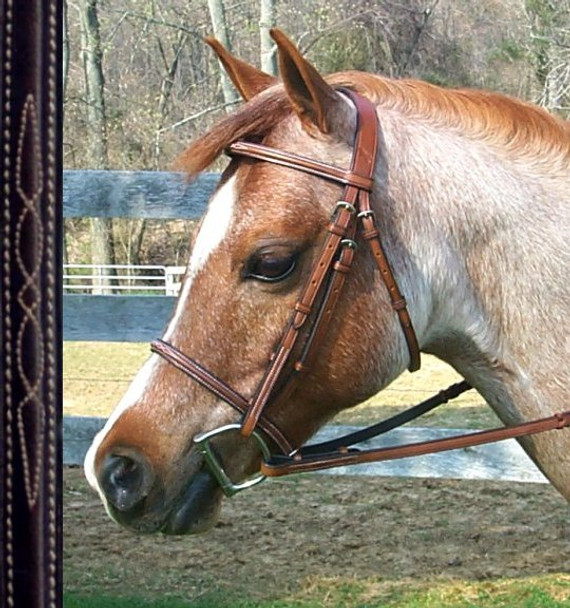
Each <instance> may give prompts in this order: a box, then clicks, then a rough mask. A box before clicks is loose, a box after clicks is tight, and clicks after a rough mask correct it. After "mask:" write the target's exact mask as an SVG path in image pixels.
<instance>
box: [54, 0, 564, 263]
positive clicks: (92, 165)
mask: <svg viewBox="0 0 570 608" xmlns="http://www.w3.org/2000/svg"><path fill="white" fill-rule="evenodd" d="M64 9H65V28H64V29H65V32H64V99H65V102H64V118H65V122H64V167H65V168H66V169H122V170H143V169H144V170H149V169H150V170H168V169H169V167H170V164H171V163H172V161H173V160H174V159H175V158H176V156H177V155H178V154H179V153H180V152H181V151H182V150H183V149H184V148H185V147H186V146H187V144H188V143H189V142H190V141H191V140H192V138H194V137H195V136H196V135H198V134H200V133H203V132H204V131H205V130H206V129H207V128H208V127H209V126H211V125H212V124H213V123H214V122H215V121H217V120H219V118H220V116H221V115H222V114H223V113H224V112H227V111H232V110H233V109H234V108H235V107H236V104H237V103H239V102H238V100H237V95H236V94H235V93H234V91H233V90H232V88H231V86H229V83H228V82H227V80H226V79H225V78H224V76H223V74H221V71H220V68H219V65H218V62H217V60H216V59H215V57H214V54H213V52H212V51H211V50H210V49H209V47H207V46H206V45H205V44H204V42H203V39H204V37H205V36H206V35H210V34H214V35H215V36H216V37H217V38H218V39H220V40H221V41H222V42H223V43H224V45H225V46H226V47H228V48H229V49H230V50H231V51H232V52H234V53H235V54H237V55H238V56H240V57H241V58H243V59H245V60H247V61H249V62H251V63H253V64H255V65H258V66H261V67H263V69H264V70H266V71H268V72H273V71H274V70H275V55H274V52H273V45H272V43H271V40H270V39H269V38H268V30H269V28H270V27H272V26H273V25H278V26H279V27H280V28H281V29H283V30H284V31H285V32H286V33H287V34H288V35H289V36H290V37H291V38H293V39H294V40H295V42H296V43H297V44H298V45H299V47H300V48H301V50H302V51H303V53H305V54H306V56H307V57H308V58H309V59H310V60H311V61H312V62H313V63H314V64H315V65H316V66H317V68H318V69H319V70H321V71H322V72H324V73H330V72H336V71H342V70H347V69H356V70H363V71H370V72H375V73H379V74H384V75H387V76H391V77H395V78H402V77H413V78H420V79H423V80H427V81H430V82H433V83H436V84H440V85H443V86H449V87H459V86H461V87H465V86H467V87H477V88H488V89H492V90H495V91H500V92H504V93H507V94H509V95H514V96H516V97H520V98H523V99H527V100H529V101H533V102H535V103H538V104H540V105H542V106H544V107H546V108H547V109H549V110H550V111H552V112H554V113H558V114H559V115H561V116H562V117H564V118H566V119H567V118H568V116H569V115H570V0H502V1H499V0H481V1H478V2H472V1H471V0H334V1H331V0H207V1H206V0H64ZM65 227H66V235H65V236H66V238H65V241H66V242H65V256H66V261H67V260H69V261H70V262H90V261H91V262H94V263H113V262H116V263H133V264H153V263H161V264H181V263H184V262H185V261H186V255H187V246H188V230H189V229H188V225H187V224H181V223H180V222H167V223H164V222H161V223H157V222H153V221H151V220H101V219H98V220H78V219H74V220H66V226H65Z"/></svg>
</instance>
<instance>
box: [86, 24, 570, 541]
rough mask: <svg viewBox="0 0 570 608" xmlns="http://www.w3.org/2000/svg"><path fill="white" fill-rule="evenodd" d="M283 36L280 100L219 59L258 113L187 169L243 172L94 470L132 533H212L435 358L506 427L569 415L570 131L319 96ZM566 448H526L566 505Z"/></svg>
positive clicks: (212, 206)
mask: <svg viewBox="0 0 570 608" xmlns="http://www.w3.org/2000/svg"><path fill="white" fill-rule="evenodd" d="M272 35H273V38H274V40H275V42H276V44H277V49H278V54H279V72H280V80H279V81H278V80H277V79H275V78H273V77H271V76H268V75H267V74H264V73H262V72H260V71H258V70H257V69H255V68H254V67H252V66H250V65H248V64H246V63H244V62H242V61H240V60H238V59H236V58H234V57H233V56H232V55H230V54H229V53H228V52H227V51H225V50H224V49H223V48H222V47H221V46H220V45H219V44H218V43H217V42H216V41H213V40H210V41H209V44H210V45H211V46H212V47H213V48H214V50H215V51H216V53H217V54H218V56H219V58H220V61H221V63H222V64H223V65H224V67H225V68H226V71H227V72H228V75H229V76H230V78H231V79H232V81H233V82H234V84H235V86H236V88H237V89H238V91H240V93H241V94H242V96H243V97H244V99H245V100H246V103H245V104H244V105H243V106H242V107H241V108H240V109H238V110H237V111H236V112H235V113H233V114H232V115H230V116H228V117H226V118H225V119H223V120H222V121H221V122H220V123H219V124H217V125H216V126H215V127H214V128H213V129H211V130H210V131H209V132H208V133H207V134H206V135H204V136H203V137H201V138H200V139H198V140H197V141H196V142H194V143H193V144H192V145H191V146H190V148H189V149H188V150H187V151H186V152H185V153H184V154H183V155H182V156H181V157H180V159H179V166H180V167H181V168H182V169H184V170H185V171H186V172H187V173H188V174H189V175H190V176H193V175H196V174H197V173H199V172H200V171H202V170H204V169H205V168H206V167H208V166H209V165H210V164H211V163H212V162H213V161H214V160H215V159H216V158H218V157H219V156H220V155H221V154H222V153H223V152H228V154H229V156H230V159H231V160H230V163H229V165H228V166H227V168H226V170H225V171H224V172H223V174H222V177H221V179H220V183H219V186H218V188H217V190H216V192H215V193H214V195H213V197H212V199H211V200H210V203H209V206H208V210H207V213H206V214H205V216H204V218H203V219H202V221H201V223H200V226H199V228H198V229H197V231H196V232H195V236H194V237H193V243H192V253H191V257H190V260H189V262H188V267H187V271H186V275H185V278H184V281H183V285H182V289H181V293H180V296H179V298H178V301H177V304H176V307H175V310H174V313H173V316H172V319H171V320H170V323H169V325H168V327H167V329H166V332H165V334H164V336H163V338H162V341H159V342H156V343H155V344H154V346H153V349H154V354H153V355H151V357H150V358H149V360H148V361H147V363H146V364H145V365H144V366H143V368H142V369H141V370H140V371H139V373H138V375H137V376H136V378H135V379H134V381H133V383H132V385H131V386H130V388H129V389H128V391H127V393H126V394H125V396H124V397H123V399H122V400H121V402H120V403H119V405H118V406H117V408H116V409H115V411H114V412H113V414H112V415H111V417H110V418H109V420H108V421H107V424H106V425H105V427H104V429H103V430H102V431H101V432H100V433H99V434H98V435H97V437H96V438H95V440H94V441H93V444H92V446H91V448H90V449H89V452H88V454H87V456H86V461H85V469H86V475H87V478H88V480H89V482H90V484H91V485H92V486H93V487H94V488H96V489H97V490H98V491H99V493H100V495H101V497H102V499H103V502H104V503H105V505H106V508H107V510H108V512H109V514H110V515H111V516H112V517H113V518H114V519H115V520H117V521H118V522H119V523H121V524H123V525H124V526H127V527H129V528H131V529H133V530H136V531H139V532H156V531H162V532H165V533H171V534H182V533H195V532H200V531H203V530H207V529H208V528H210V527H211V526H212V525H214V523H215V521H216V517H217V514H218V512H219V508H220V505H221V500H222V496H223V494H224V492H226V493H231V491H235V489H237V488H238V487H240V486H241V485H244V486H246V485H249V484H250V482H251V483H253V481H256V480H257V479H258V478H257V477H255V478H253V479H251V476H252V475H255V473H256V472H257V471H259V469H260V466H262V467H263V466H264V464H263V462H262V461H264V460H266V459H267V458H268V456H269V454H275V453H278V452H285V453H286V454H292V453H294V452H295V450H296V449H297V448H299V446H301V445H302V444H303V442H305V441H306V440H307V439H308V438H309V437H311V436H312V435H313V434H314V433H315V431H316V430H317V429H318V428H319V427H320V426H322V425H323V424H324V423H325V422H326V421H327V420H328V419H330V418H331V417H332V416H334V415H335V414H336V413H337V412H339V411H340V410H343V409H345V408H348V407H351V406H353V405H356V404H357V403H359V402H361V401H363V400H364V399H366V398H368V397H370V396H372V395H373V394H375V393H376V392H378V391H379V390H380V389H382V388H383V387H385V386H386V385H387V384H388V383H389V382H391V381H392V380H393V379H394V378H396V377H397V376H398V375H399V374H400V373H402V371H404V370H405V369H406V368H407V367H408V368H410V369H415V368H417V367H418V365H419V348H420V346H421V348H422V350H423V351H425V352H431V353H433V354H436V355H438V356H439V357H440V358H442V359H444V360H446V361H448V362H449V363H451V364H452V365H453V366H454V367H456V369H457V370H458V371H459V372H460V373H461V374H462V375H463V376H464V378H465V379H466V380H467V381H468V382H469V383H470V384H471V385H472V386H474V387H476V388H477V389H478V390H479V392H481V394H482V395H483V396H484V397H485V399H486V400H487V401H488V403H489V404H490V405H491V406H492V407H494V408H495V410H496V411H497V413H498V414H499V415H500V416H501V417H502V418H503V421H504V422H506V423H517V422H522V421H524V420H525V419H530V418H532V417H533V416H534V417H538V416H540V415H541V414H542V415H544V414H545V413H553V412H554V411H556V410H555V409H554V408H555V407H558V408H560V409H561V405H562V403H563V402H564V400H563V397H564V395H563V391H561V390H560V387H562V386H565V383H563V382H562V381H556V382H550V381H548V379H547V378H548V373H549V370H550V369H551V368H552V365H553V364H552V362H553V361H554V360H556V358H557V356H558V353H559V352H560V350H561V348H563V346H561V344H562V345H563V344H564V342H563V340H564V339H565V338H564V332H561V331H559V329H558V326H557V325H556V323H557V321H556V320H557V319H562V318H567V303H568V301H569V299H568V297H567V280H566V276H565V269H567V267H568V248H567V237H566V236H564V233H563V231H561V227H562V226H568V225H569V223H568V222H567V221H565V220H564V218H565V217H566V216H565V214H567V211H566V210H567V209H568V206H567V205H565V204H564V201H565V200H567V197H568V192H569V191H570V190H569V189H568V159H569V158H570V144H569V141H568V133H569V131H568V128H567V124H565V123H562V122H561V121H556V120H555V119H553V118H552V117H550V116H548V115H547V114H546V113H545V112H543V111H542V110H539V109H538V108H535V107H533V106H530V105H529V104H524V103H521V102H517V101H515V100H512V99H510V98H507V97H504V96H500V95H495V94H492V93H486V92H471V91H464V90H458V91H443V90H442V89H439V88H437V87H434V86H432V85H429V84H427V83H422V82H418V81H390V80H387V79H382V78H380V77H376V76H371V75H367V74H361V73H356V72H347V73H344V74H337V75H332V76H327V77H326V78H325V77H323V76H321V75H320V74H319V72H318V71H317V70H316V69H315V68H314V66H312V65H311V64H310V63H309V62H308V61H307V60H306V59H304V58H303V57H302V56H301V54H300V52H299V51H298V49H297V48H296V47H295V45H294V44H293V43H292V42H291V41H290V40H289V39H288V38H286V37H285V35H284V34H282V33H281V32H280V31H279V30H274V31H273V34H272ZM376 108H381V112H382V115H381V118H382V126H381V128H379V129H378V128H377V125H378V120H377V109H376ZM371 134H373V136H371ZM374 212H376V218H377V224H375V223H374V221H373V218H374ZM359 222H360V223H359ZM357 223H358V226H362V227H361V229H360V230H358V231H357V230H356V228H355V226H356V225H357ZM379 234H381V235H382V243H380V241H379V237H378V235H379ZM513 235H517V236H520V235H524V236H523V237H521V238H514V237H513ZM367 245H369V246H367ZM531 245H532V246H531ZM388 260H389V263H388ZM521 260H524V261H525V263H524V264H523V265H521ZM537 269H538V270H537ZM349 271H350V272H349ZM553 286H554V287H555V288H554V289H553V288H552V287H553ZM400 287H401V288H402V293H400V290H399V288H400ZM402 294H405V296H406V299H405V298H404V297H403V295H402ZM553 294H554V295H553ZM333 310H334V314H333ZM546 310H548V312H549V313H550V314H549V315H547V314H545V311H546ZM412 320H413V327H412ZM414 329H415V331H414ZM416 332H417V333H416ZM315 345H317V346H315ZM188 376H190V378H189V377H188ZM564 433H566V434H565V435H564V434H562V433H559V434H558V436H557V438H556V439H554V440H553V439H550V438H548V437H547V438H543V437H540V438H537V439H532V440H529V441H528V442H525V443H524V444H523V446H524V447H525V449H527V451H529V453H530V454H531V456H532V457H533V458H535V460H536V461H537V462H539V463H540V466H541V467H542V469H543V471H545V472H546V473H547V475H548V476H549V478H550V479H551V480H552V481H553V483H554V484H555V485H556V486H557V487H558V488H559V489H560V490H561V491H562V492H563V493H565V495H566V496H570V477H569V475H568V471H569V470H570V466H567V464H568V457H567V455H568V454H569V453H570V450H569V444H568V433H567V431H564ZM564 459H566V460H564ZM228 488H229V490H228Z"/></svg>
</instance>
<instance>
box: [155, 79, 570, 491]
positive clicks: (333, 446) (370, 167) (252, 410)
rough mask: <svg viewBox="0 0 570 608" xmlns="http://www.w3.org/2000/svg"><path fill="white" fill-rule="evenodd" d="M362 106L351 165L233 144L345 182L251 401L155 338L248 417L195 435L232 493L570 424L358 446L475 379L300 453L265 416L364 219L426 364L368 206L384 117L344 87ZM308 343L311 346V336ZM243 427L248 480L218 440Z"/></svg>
mask: <svg viewBox="0 0 570 608" xmlns="http://www.w3.org/2000/svg"><path fill="white" fill-rule="evenodd" d="M341 93H342V94H344V95H346V96H348V97H349V98H350V99H351V100H352V102H353V103H354V105H355V107H356V110H357V115H358V119H357V128H356V138H355V144H354V148H353V155H352V161H351V167H350V169H349V170H345V169H341V168H339V167H336V166H333V165H330V164H327V163H323V162H320V161H316V160H313V159H309V158H306V157H303V156H298V155H294V154H290V153H287V152H283V151H281V150H277V149H275V148H270V147H268V146H264V145H260V144H253V143H249V142H244V141H238V142H235V143H233V144H231V145H230V147H229V149H228V151H227V152H228V154H229V155H230V156H243V157H246V158H251V159H254V160H259V161H264V162H269V163H274V164H278V165H281V166H285V167H289V168H291V169H294V170H298V171H303V172H305V173H309V174H312V175H317V176H318V177H321V178H323V179H326V180H330V181H333V182H335V183H339V184H342V185H344V186H345V188H344V192H343V196H342V199H341V200H340V201H339V202H338V203H337V204H336V206H335V208H334V211H333V214H332V217H331V222H330V223H329V225H328V226H327V234H326V238H325V242H324V244H323V246H322V249H321V252H320V255H319V257H318V259H317V261H316V263H315V265H314V266H313V269H312V271H311V274H310V276H309V279H308V281H307V282H306V284H305V286H304V288H303V289H302V291H301V295H300V297H299V299H298V300H297V303H296V304H295V307H294V310H293V312H292V315H291V318H290V320H289V323H288V325H287V326H286V329H285V331H284V333H283V336H282V338H281V341H280V343H279V346H278V347H277V349H276V350H275V352H274V353H273V355H272V357H271V360H270V363H269V365H268V367H267V369H266V371H265V374H264V376H263V378H262V379H261V381H260V383H259V385H258V387H257V389H256V390H255V392H254V395H253V397H252V398H251V399H246V398H245V397H244V396H242V395H241V394H239V393H238V392H237V391H235V390H234V389H233V388H232V387H230V386H229V385H227V384H226V383H225V382H224V381H222V380H221V379H219V378H217V377H216V376H215V375H214V374H212V373H211V372H210V371H209V370H207V369H205V368H204V367H202V366H201V365H200V364H199V363H198V362H197V361H195V360H194V359H192V358H190V357H188V356H186V355H185V354H184V353H182V352H181V351H179V350H178V349H176V348H175V347H173V346H172V345H170V344H168V343H166V342H164V341H162V340H156V341H154V342H153V343H152V345H151V350H152V351H153V352H155V353H157V354H159V355H160V356H162V357H163V358H165V359H166V360H167V361H169V362H170V363H171V364H172V365H174V366H175V367H176V368H178V369H179V370H181V371H182V372H184V373H185V374H187V375H188V376H190V377H191V378H192V379H194V380H195V381H196V382H198V383H199V384H201V385H202V386H204V387H205V388H207V389H208V390H210V391H211V392H213V393H214V394H215V395H216V396H217V397H218V398H220V399H222V400H223V401H225V402H226V403H228V404H229V405H231V406H232V407H233V408H234V409H236V410H237V411H238V412H240V413H241V414H242V415H243V418H242V421H241V423H240V424H232V425H227V426H224V427H220V428H218V429H214V430H212V431H209V432H206V433H202V434H201V435H199V436H197V437H195V439H194V442H195V443H196V445H197V446H198V448H199V449H200V451H201V452H202V454H203V455H204V458H205V460H206V462H207V463H208V466H209V467H210V469H211V472H212V473H213V474H214V476H215V477H216V479H217V480H218V482H219V483H220V485H221V486H222V488H223V490H224V492H225V493H226V494H227V495H232V494H234V493H235V492H237V491H239V490H242V489H244V488H246V487H250V486H251V485H254V484H255V483H258V482H259V481H261V480H262V479H264V477H265V476H279V475H285V474H289V473H295V472H300V471H314V470H319V469H325V468H331V467H336V466H343V465H349V464H358V463H362V462H374V461H379V460H388V459H395V458H403V457H406V456H414V455H420V454H426V453H432V452H437V451H443V450H450V449H456V448H459V447H467V446H472V445H479V444H482V443H488V442H492V441H500V440H502V439H507V438H511V437H520V436H522V435H528V434H531V433H538V432H543V431H547V430H551V429H556V428H558V429H560V428H563V427H566V426H570V411H567V412H563V413H562V414H556V415H554V416H551V417H549V418H544V419H541V420H538V421H534V422H528V423H524V424H521V425H517V426H514V427H509V428H500V429H493V430H489V431H480V432H476V433H470V434H467V435H461V436H459V437H451V438H446V439H440V440H436V441H429V442H422V443H416V444H411V445H405V446H400V447H396V448H382V449H376V450H364V451H360V450H357V449H355V448H350V449H349V446H352V445H353V444H355V443H358V442H361V441H364V440H365V439H369V438H371V437H374V436H377V435H380V434H382V433H385V432H387V431H388V430H390V429H392V428H395V427H396V426H400V425H401V424H405V423H406V422H409V421H410V420H412V419H414V418H416V417H418V416H419V415H421V414H423V413H425V412H427V411H429V410H430V409H433V408H434V407H436V406H437V405H440V404H441V403H445V402H446V401H448V400H449V399H452V398H454V397H456V396H457V395H459V394H461V393H463V392H464V391H466V390H469V389H470V388H471V387H470V386H469V384H467V382H460V383H458V384H455V385H453V386H451V387H449V389H447V390H446V391H442V392H441V393H439V394H438V395H436V396H435V397H432V398H431V399H428V400H427V401H425V402H423V403H421V404H419V405H417V406H415V407H414V408H411V409H410V410H407V411H406V412H403V413H402V414H398V415H396V416H394V417H393V418H390V419H389V420H386V421H383V422H381V423H379V424H377V425H373V426H372V427H369V428H367V429H364V430H363V431H360V432H358V433H353V434H350V435H347V436H344V437H340V438H339V439H337V440H334V441H331V442H326V443H322V444H317V445H312V446H308V447H305V448H301V449H297V448H296V446H294V445H292V444H291V442H290V441H289V440H288V439H287V437H286V436H285V435H284V434H283V433H282V432H281V431H280V430H279V429H278V428H277V427H276V426H275V425H274V424H273V423H272V422H271V421H270V420H269V419H268V418H267V416H265V415H264V410H265V408H266V405H267V403H268V402H270V401H271V402H275V401H281V400H283V401H285V400H286V399H287V398H288V397H289V396H290V395H291V393H292V391H293V390H294V388H295V386H296V384H297V382H298V379H299V376H300V375H301V372H303V371H306V370H307V369H309V368H310V366H311V362H312V358H313V356H314V354H315V353H316V352H317V351H318V346H319V345H320V344H321V343H322V341H323V339H324V337H325V336H326V332H327V328H328V325H329V322H330V320H331V319H332V317H333V313H334V310H335V306H336V303H337V302H338V298H339V296H340V293H341V291H342V287H343V285H344V282H345V279H346V276H347V274H348V273H349V272H350V270H351V267H352V263H353V260H354V256H355V252H356V249H357V244H356V240H355V239H356V234H357V230H358V222H360V232H359V234H360V236H361V238H362V239H363V240H364V241H366V242H368V244H369V247H370V249H371V251H372V255H373V257H374V260H375V262H376V264H377V266H378V268H379V271H380V276H381V277H382V279H383V281H384V284H385V285H386V288H387V290H388V293H389V296H390V300H391V304H392V307H393V309H394V311H395V312H396V314H397V315H398V319H399V321H400V325H401V327H402V331H403V333H404V337H405V339H406V343H407V346H408V350H409V354H410V362H409V370H410V371H415V370H417V369H419V367H420V349H419V346H418V341H417V338H416V334H415V331H414V329H413V326H412V322H411V318H410V315H409V312H408V309H407V304H406V300H405V298H404V297H403V295H402V293H401V292H400V290H399V288H398V285H397V283H396V280H395V278H394V275H393V272H392V269H391V267H390V264H389V262H388V260H387V259H386V256H385V254H384V250H383V248H382V244H381V242H380V237H379V233H378V230H377V229H376V227H375V222H374V213H373V211H372V209H371V208H370V197H369V194H370V191H371V190H372V186H373V174H374V168H375V165H376V153H377V146H378V122H377V116H376V109H375V107H374V105H373V104H372V103H371V102H370V101H368V100H367V99H366V98H364V97H362V96H360V95H357V94H356V93H354V92H352V91H349V90H344V89H342V90H341ZM303 340H304V342H303ZM258 429H260V430H262V431H263V433H265V434H266V435H267V436H268V437H270V438H271V439H272V441H273V442H274V443H275V445H276V446H277V447H278V448H279V449H280V450H281V452H282V454H283V455H273V454H271V451H270V449H269V448H268V446H267V444H266V443H265V439H264V437H263V436H262V435H261V434H260V433H259V432H258ZM235 430H239V431H240V433H241V434H242V435H243V436H244V437H250V436H252V437H253V438H254V439H255V440H256V441H257V443H258V445H259V448H260V450H261V452H262V455H263V458H264V461H263V462H262V465H261V474H259V475H257V476H255V477H253V478H251V479H248V480H246V481H245V482H242V483H234V482H233V481H232V480H230V479H229V477H228V476H227V474H226V473H225V471H224V469H223V466H222V465H221V463H220V462H219V459H218V457H217V455H216V454H215V452H214V451H213V450H212V449H211V446H210V441H211V439H213V438H214V437H216V436H217V435H221V434H222V433H225V432H233V431H235Z"/></svg>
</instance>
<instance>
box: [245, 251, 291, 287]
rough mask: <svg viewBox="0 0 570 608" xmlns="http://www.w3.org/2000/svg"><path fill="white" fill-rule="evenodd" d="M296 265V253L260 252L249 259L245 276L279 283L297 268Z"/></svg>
mask: <svg viewBox="0 0 570 608" xmlns="http://www.w3.org/2000/svg"><path fill="white" fill-rule="evenodd" d="M296 265H297V256H296V255H282V254H276V253H274V252H265V253H264V252H259V253H257V254H255V255H254V256H252V257H251V258H250V259H249V261H248V264H247V266H246V268H245V271H244V277H245V278H248V279H256V280H258V281H264V282H266V283H277V282H278V281H282V280H283V279H286V278H287V277H288V276H289V275H290V274H291V273H292V272H293V271H294V270H295V266H296Z"/></svg>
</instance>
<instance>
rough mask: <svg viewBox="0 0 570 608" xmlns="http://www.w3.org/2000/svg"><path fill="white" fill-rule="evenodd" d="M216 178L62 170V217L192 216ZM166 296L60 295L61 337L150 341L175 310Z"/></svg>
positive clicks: (196, 214)
mask: <svg viewBox="0 0 570 608" xmlns="http://www.w3.org/2000/svg"><path fill="white" fill-rule="evenodd" d="M218 179H219V174H217V173H204V174H202V175H200V176H199V177H198V178H197V179H196V180H195V181H194V182H192V183H188V182H187V181H186V178H185V176H184V175H182V174H180V173H168V172H164V171H137V172H132V171H64V172H63V215H64V217H66V218H72V217H120V218H145V219H164V220H166V219H185V220H196V219H199V218H200V217H201V216H202V214H203V213H204V209H205V208H206V204H207V201H208V199H209V197H210V196H211V194H212V192H213V191H214V189H215V187H216V183H217V181H218ZM173 303H174V298H173V297H170V296H132V295H131V296H127V295H111V296H91V295H76V294H65V295H64V296H63V339H64V340H75V341H78V340H86V341H100V342H103V341H105V342H107V341H114V342H148V341H150V340H152V339H154V338H156V337H157V336H160V335H161V333H162V331H163V329H164V328H165V326H166V324H167V322H168V319H169V317H170V314H171V312H172V309H173Z"/></svg>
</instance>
